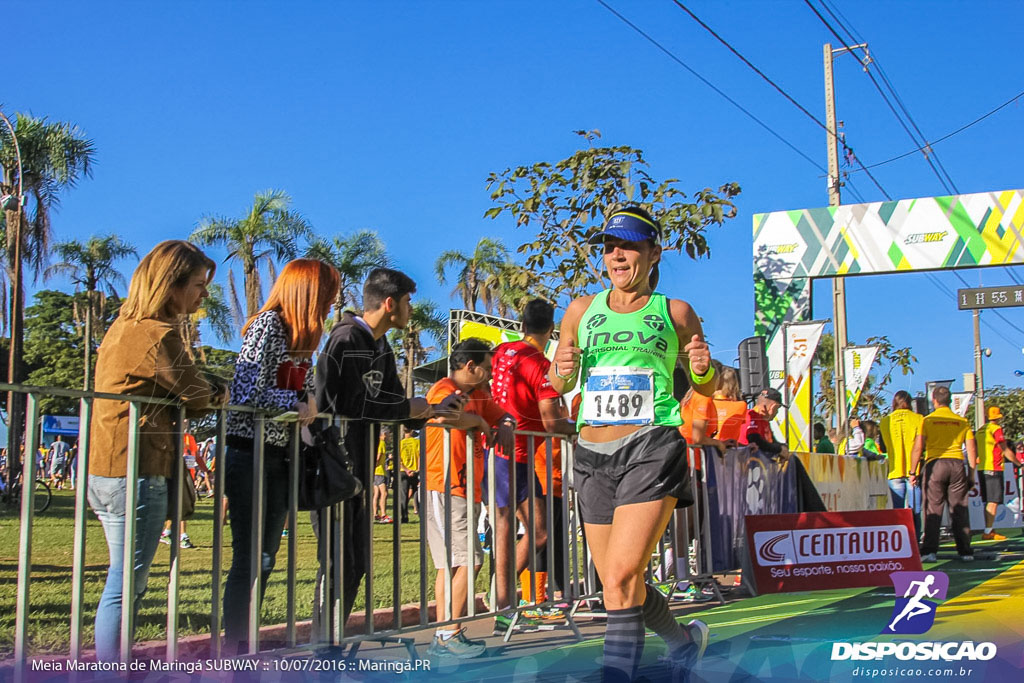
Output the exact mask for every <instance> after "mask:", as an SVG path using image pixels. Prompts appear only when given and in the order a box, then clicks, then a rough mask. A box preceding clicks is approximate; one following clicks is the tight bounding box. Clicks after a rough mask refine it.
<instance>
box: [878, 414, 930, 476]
mask: <svg viewBox="0 0 1024 683" xmlns="http://www.w3.org/2000/svg"><path fill="white" fill-rule="evenodd" d="M923 423H924V416H923V415H918V414H917V413H915V412H914V411H913V410H907V409H906V408H899V409H897V410H894V411H892V412H891V413H889V414H888V415H886V416H885V417H883V418H882V422H881V423H880V424H879V426H878V427H879V429H880V430H881V432H882V440H883V441H885V447H886V448H887V449H888V450H887V456H888V460H889V478H890V479H905V478H906V477H908V476H910V456H911V453H912V452H913V450H914V439H916V438H917V436H918V435H919V434H920V433H921V426H922V424H923Z"/></svg>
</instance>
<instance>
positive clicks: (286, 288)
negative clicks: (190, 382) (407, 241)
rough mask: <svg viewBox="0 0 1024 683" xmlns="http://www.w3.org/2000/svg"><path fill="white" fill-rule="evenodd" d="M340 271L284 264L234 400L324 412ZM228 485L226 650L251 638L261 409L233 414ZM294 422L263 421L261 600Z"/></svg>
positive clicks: (242, 359)
mask: <svg viewBox="0 0 1024 683" xmlns="http://www.w3.org/2000/svg"><path fill="white" fill-rule="evenodd" d="M339 282H340V278H339V276H338V271H336V270H335V269H334V268H332V267H331V266H329V265H327V264H326V263H323V262H322V261H317V260H315V259H296V260H294V261H291V262H290V263H288V264H287V265H286V266H285V267H284V268H283V269H282V270H281V274H280V276H279V277H278V278H277V282H275V283H274V287H273V289H271V290H270V296H268V297H267V303H265V304H264V305H263V308H262V309H260V311H259V312H258V313H257V314H256V315H254V316H253V317H252V318H251V319H250V320H249V322H248V323H246V325H245V329H243V330H242V350H241V351H240V352H239V354H238V359H237V360H236V361H235V377H234V381H233V383H232V385H231V403H232V404H234V405H246V406H252V407H254V408H262V409H265V410H269V411H276V412H285V411H290V410H294V411H296V412H298V414H299V421H300V422H303V423H305V424H308V423H309V422H310V421H312V419H313V417H315V416H316V414H317V406H316V401H315V399H314V398H313V373H312V372H309V371H308V370H309V368H310V363H311V358H312V355H313V352H314V351H315V350H316V348H317V347H318V346H319V345H320V338H321V337H322V335H323V329H324V320H325V319H326V318H327V315H328V313H329V312H330V310H331V304H332V303H333V302H334V298H335V296H337V293H338V286H339ZM227 434H228V437H227V457H226V477H225V480H224V482H225V491H226V493H227V497H228V512H229V514H230V520H231V548H232V551H233V553H232V558H231V569H230V570H229V571H228V578H227V583H226V585H225V587H224V635H225V641H226V643H225V645H226V651H227V652H228V653H229V654H230V653H234V652H238V651H239V650H240V646H241V645H242V644H243V643H244V642H245V640H246V634H247V633H248V617H249V609H248V606H249V587H250V585H251V581H252V578H251V566H252V563H251V557H252V555H251V548H252V544H253V540H254V539H253V538H252V515H253V510H252V501H253V482H254V473H253V456H254V453H255V445H256V444H255V443H254V441H253V440H254V438H255V416H254V415H253V413H241V412H231V413H228V425H227ZM291 434H292V428H291V425H290V424H288V423H287V422H275V421H272V420H266V421H265V422H264V432H263V440H264V446H263V448H264V451H263V453H264V455H263V467H264V477H263V480H264V492H263V499H264V501H265V505H266V508H265V513H264V518H263V560H262V567H263V572H262V577H263V578H262V582H261V584H260V587H261V592H260V601H261V602H262V600H263V593H264V592H265V591H266V587H267V579H268V578H269V576H270V572H271V571H272V570H273V568H274V558H275V556H276V554H277V550H278V548H279V547H280V545H281V531H282V530H283V529H284V524H285V520H286V518H287V513H288V480H289V477H288V466H287V463H286V460H285V458H286V455H287V453H288V445H289V440H290V438H291Z"/></svg>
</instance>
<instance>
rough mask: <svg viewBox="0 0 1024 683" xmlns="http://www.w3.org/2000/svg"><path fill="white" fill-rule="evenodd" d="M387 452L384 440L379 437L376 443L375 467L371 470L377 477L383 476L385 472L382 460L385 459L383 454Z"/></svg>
mask: <svg viewBox="0 0 1024 683" xmlns="http://www.w3.org/2000/svg"><path fill="white" fill-rule="evenodd" d="M387 452H388V446H387V444H386V443H385V442H384V439H381V440H380V443H379V444H377V469H375V470H374V471H373V473H374V475H376V476H378V477H383V476H385V475H386V474H387V473H386V472H385V471H384V460H385V457H384V456H386V455H387Z"/></svg>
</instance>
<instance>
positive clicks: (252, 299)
mask: <svg viewBox="0 0 1024 683" xmlns="http://www.w3.org/2000/svg"><path fill="white" fill-rule="evenodd" d="M242 271H243V272H244V274H245V317H246V320H249V319H251V318H252V317H253V316H254V315H256V313H257V311H259V310H260V299H261V298H262V296H263V292H261V291H260V272H259V269H258V268H257V267H256V264H255V263H252V264H249V263H244V264H243V265H242Z"/></svg>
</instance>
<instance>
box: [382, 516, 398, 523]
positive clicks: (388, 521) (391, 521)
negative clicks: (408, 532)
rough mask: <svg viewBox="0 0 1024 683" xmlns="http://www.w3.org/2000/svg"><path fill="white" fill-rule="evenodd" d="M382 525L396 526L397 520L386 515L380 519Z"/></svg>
mask: <svg viewBox="0 0 1024 683" xmlns="http://www.w3.org/2000/svg"><path fill="white" fill-rule="evenodd" d="M380 523H381V524H394V523H395V520H393V519H391V518H390V517H389V516H387V515H384V516H383V517H381V518H380Z"/></svg>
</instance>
